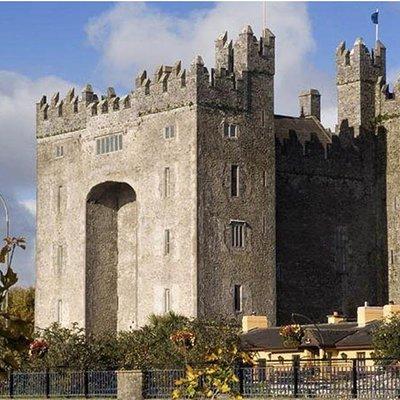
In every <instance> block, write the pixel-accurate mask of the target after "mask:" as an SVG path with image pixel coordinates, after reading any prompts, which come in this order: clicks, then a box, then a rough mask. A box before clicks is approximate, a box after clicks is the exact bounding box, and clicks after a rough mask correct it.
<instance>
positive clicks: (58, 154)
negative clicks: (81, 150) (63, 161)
mask: <svg viewBox="0 0 400 400" xmlns="http://www.w3.org/2000/svg"><path fill="white" fill-rule="evenodd" d="M54 155H55V157H56V158H61V157H64V146H62V145H59V146H56V148H55V154H54Z"/></svg>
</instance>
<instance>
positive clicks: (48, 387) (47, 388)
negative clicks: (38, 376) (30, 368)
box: [45, 368, 50, 399]
mask: <svg viewBox="0 0 400 400" xmlns="http://www.w3.org/2000/svg"><path fill="white" fill-rule="evenodd" d="M45 392H46V393H45V396H46V399H48V398H49V397H50V371H49V369H48V368H46V374H45Z"/></svg>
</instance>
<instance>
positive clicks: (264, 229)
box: [262, 215, 267, 235]
mask: <svg viewBox="0 0 400 400" xmlns="http://www.w3.org/2000/svg"><path fill="white" fill-rule="evenodd" d="M262 233H263V235H265V234H266V233H267V216H266V215H263V217H262Z"/></svg>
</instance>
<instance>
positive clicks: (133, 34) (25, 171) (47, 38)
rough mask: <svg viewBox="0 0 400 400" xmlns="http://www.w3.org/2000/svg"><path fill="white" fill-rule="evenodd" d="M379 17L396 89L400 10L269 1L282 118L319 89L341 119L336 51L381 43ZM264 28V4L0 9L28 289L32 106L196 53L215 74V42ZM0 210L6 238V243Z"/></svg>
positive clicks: (16, 210)
mask: <svg viewBox="0 0 400 400" xmlns="http://www.w3.org/2000/svg"><path fill="white" fill-rule="evenodd" d="M375 9H379V11H380V39H381V41H382V42H383V43H384V44H385V45H386V47H387V49H388V51H387V53H388V55H387V65H388V67H387V68H388V78H389V80H390V81H392V82H393V81H394V80H396V79H397V77H398V75H399V74H400V58H399V57H398V56H397V55H398V54H400V35H399V33H400V28H398V21H399V19H400V3H398V2H386V3H381V2H346V3H345V2H305V3H299V2H296V3H294V2H292V3H289V2H288V3H284V2H282V3H278V2H268V3H267V25H268V26H269V28H270V29H271V30H272V31H273V32H274V34H275V35H276V47H277V50H276V67H277V71H276V76H275V82H276V86H275V105H276V109H275V111H276V112H277V113H282V114H292V115H297V114H298V100H297V96H298V93H299V92H300V91H301V90H304V89H308V88H311V87H312V88H317V89H319V90H320V92H321V95H322V119H323V122H324V123H325V125H326V126H329V127H333V126H334V124H335V121H336V90H335V64H334V54H335V49H336V47H337V45H338V44H339V42H340V41H342V40H345V41H346V43H347V46H348V47H352V45H353V43H354V41H355V39H356V38H357V37H362V38H364V40H365V42H366V44H367V45H368V47H372V46H373V43H374V40H375V28H374V25H373V24H372V23H371V20H370V15H371V13H372V12H373V11H375ZM247 24H250V25H251V26H252V27H253V31H254V33H255V34H256V35H259V34H260V32H261V28H262V3H261V2H246V3H245V2H235V3H233V2H148V3H115V2H90V3H89V2H88V3H83V2H71V3H68V2H64V3H61V2H60V3H56V2H54V3H52V2H41V3H39V2H38V3H35V2H29V3H24V2H18V3H12V2H8V3H7V2H0V37H1V45H0V46H1V47H0V48H1V53H0V54H1V56H0V192H1V193H2V194H3V195H4V197H5V198H6V200H7V202H8V204H9V208H10V215H11V233H12V234H13V235H15V236H17V235H24V236H26V238H27V241H28V249H27V250H26V251H25V252H22V251H21V252H19V254H17V255H16V257H15V266H16V269H17V271H18V273H19V276H20V283H21V284H22V285H31V284H33V283H34V276H35V274H34V270H35V263H34V247H35V192H36V175H35V156H36V155H35V103H36V102H37V101H38V100H39V99H40V97H41V96H42V95H43V94H47V95H48V96H51V95H52V94H53V93H54V92H56V91H60V94H61V95H62V96H64V95H65V93H66V91H67V90H68V89H69V88H70V87H72V86H74V87H76V88H77V90H78V91H80V89H81V88H82V87H83V86H84V84H86V83H88V82H89V83H91V84H92V85H93V87H94V88H95V90H96V91H97V92H98V93H100V94H101V93H105V91H106V89H107V87H108V86H113V87H115V89H116V91H117V94H118V95H124V94H126V93H127V92H129V91H130V90H132V89H133V81H134V77H135V76H136V75H137V73H138V72H139V71H140V70H142V69H147V70H148V71H149V73H150V74H152V73H153V72H154V71H155V69H156V66H157V65H159V64H167V65H171V64H173V63H174V62H175V61H177V60H179V59H181V60H182V61H183V64H184V65H188V64H189V63H190V61H191V60H192V59H193V58H194V56H195V55H197V54H200V55H202V56H203V58H204V60H205V62H206V66H208V67H209V68H210V67H212V66H213V62H214V60H213V53H214V40H215V38H217V36H219V34H221V33H223V32H224V31H225V30H227V31H228V32H229V37H230V38H231V39H235V37H236V36H237V34H238V33H239V32H240V30H241V29H242V27H243V26H244V25H247ZM3 220H4V214H3V213H2V210H0V234H3V236H4V229H3V226H4V223H3Z"/></svg>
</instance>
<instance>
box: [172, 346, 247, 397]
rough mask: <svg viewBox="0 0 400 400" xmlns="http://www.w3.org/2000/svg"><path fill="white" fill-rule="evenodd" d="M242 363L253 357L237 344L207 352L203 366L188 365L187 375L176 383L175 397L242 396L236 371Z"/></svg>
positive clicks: (173, 393)
mask: <svg viewBox="0 0 400 400" xmlns="http://www.w3.org/2000/svg"><path fill="white" fill-rule="evenodd" d="M239 363H245V364H250V363H252V360H251V357H250V356H249V355H248V354H247V353H243V352H240V351H238V349H237V347H236V346H235V345H228V346H225V347H218V348H216V349H215V350H214V351H211V352H209V353H208V354H206V355H205V356H204V363H202V365H201V366H200V367H194V368H193V367H192V366H190V365H187V367H186V374H185V377H184V378H182V379H179V380H178V381H177V382H176V383H175V385H176V389H175V390H174V391H173V392H172V398H173V399H180V398H191V399H192V398H199V399H203V398H209V399H215V398H217V397H219V396H221V395H225V396H230V397H234V398H236V399H240V398H241V396H240V393H239V387H238V383H239V379H238V377H237V376H236V374H235V367H236V366H237V365H238V364H239Z"/></svg>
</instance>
